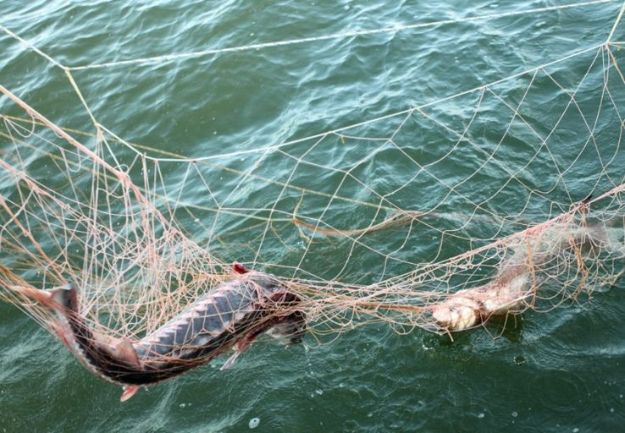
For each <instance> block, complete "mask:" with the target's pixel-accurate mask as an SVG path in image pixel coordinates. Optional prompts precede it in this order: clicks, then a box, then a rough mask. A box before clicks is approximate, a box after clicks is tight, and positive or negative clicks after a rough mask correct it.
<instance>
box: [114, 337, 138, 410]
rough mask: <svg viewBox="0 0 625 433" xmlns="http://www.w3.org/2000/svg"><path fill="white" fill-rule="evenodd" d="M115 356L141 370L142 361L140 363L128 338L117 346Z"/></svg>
mask: <svg viewBox="0 0 625 433" xmlns="http://www.w3.org/2000/svg"><path fill="white" fill-rule="evenodd" d="M115 354H116V355H117V356H118V357H119V359H121V360H122V361H124V362H126V363H127V364H130V365H132V366H133V367H136V368H141V361H139V356H138V355H137V351H136V350H135V348H134V347H133V345H132V343H131V342H130V340H128V339H127V338H122V339H121V340H119V343H117V345H116V346H115ZM135 392H136V391H135ZM131 397H132V396H131ZM128 398H130V397H128Z"/></svg>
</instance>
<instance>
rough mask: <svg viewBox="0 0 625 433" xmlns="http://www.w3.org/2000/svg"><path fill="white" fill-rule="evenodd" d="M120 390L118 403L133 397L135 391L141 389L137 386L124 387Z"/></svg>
mask: <svg viewBox="0 0 625 433" xmlns="http://www.w3.org/2000/svg"><path fill="white" fill-rule="evenodd" d="M122 389H123V392H122V395H121V397H119V401H122V402H123V401H126V400H128V399H130V398H131V397H132V396H133V395H135V394H136V393H137V391H139V389H141V387H140V386H139V385H124V387H123V388H122Z"/></svg>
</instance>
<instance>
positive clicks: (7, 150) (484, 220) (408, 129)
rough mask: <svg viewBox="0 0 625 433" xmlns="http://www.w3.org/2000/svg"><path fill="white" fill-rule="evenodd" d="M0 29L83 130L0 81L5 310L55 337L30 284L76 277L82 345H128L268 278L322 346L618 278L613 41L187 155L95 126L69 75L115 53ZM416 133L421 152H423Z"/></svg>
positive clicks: (43, 285)
mask: <svg viewBox="0 0 625 433" xmlns="http://www.w3.org/2000/svg"><path fill="white" fill-rule="evenodd" d="M622 12H623V9H621V11H620V13H619V16H618V18H616V23H615V24H614V28H616V26H617V24H618V22H619V21H620V18H621V16H622ZM2 29H3V30H4V31H5V33H7V34H9V35H11V37H14V38H16V39H17V40H20V41H22V42H24V43H26V44H27V45H28V49H30V50H33V51H35V52H36V53H37V54H39V55H40V56H42V57H43V58H44V59H46V61H48V62H50V63H51V64H52V65H54V66H56V67H58V68H61V70H62V71H63V73H64V74H65V75H66V77H67V80H68V91H70V92H74V93H75V94H76V95H77V96H78V97H79V99H80V100H81V101H82V104H83V105H84V109H85V111H86V112H87V113H88V115H89V116H90V118H91V120H92V122H93V124H92V125H91V126H92V128H91V130H75V129H69V128H65V129H64V128H63V126H62V125H58V124H57V123H55V121H54V119H48V118H47V117H45V116H44V115H43V114H41V113H40V112H39V111H37V107H36V106H35V105H36V104H34V103H33V104H31V103H30V102H29V101H28V99H29V98H28V94H24V95H16V94H15V93H13V92H12V91H11V89H7V88H5V87H0V92H1V93H2V95H3V100H2V107H3V112H2V113H0V118H1V120H2V122H1V123H0V172H1V175H0V266H1V267H0V298H1V299H2V300H4V301H7V302H10V303H12V304H15V305H17V306H18V307H19V308H21V309H23V310H24V311H25V312H26V313H27V314H29V315H31V316H32V317H33V318H34V319H35V320H37V321H38V322H39V323H41V324H42V325H43V327H44V328H46V329H48V330H49V331H51V332H52V333H54V334H55V335H57V336H61V339H63V332H64V331H63V330H62V329H59V327H60V326H61V325H59V320H60V319H59V314H58V311H55V310H54V309H52V308H50V305H46V304H45V303H42V302H38V301H37V300H36V299H33V296H32V293H34V292H33V291H35V290H44V291H46V292H48V293H52V290H54V289H57V288H59V287H65V286H71V287H73V288H75V289H76V290H77V294H78V297H79V300H80V307H79V308H80V310H79V314H80V316H81V317H82V318H84V320H85V321H86V323H88V325H89V326H90V327H91V329H94V330H95V331H94V332H95V333H97V334H98V335H106V336H110V338H116V339H120V340H124V341H142V339H143V341H144V340H145V339H146V336H147V337H149V336H154V335H156V336H158V335H159V334H158V333H159V330H161V329H163V327H164V326H167V324H169V323H172V320H174V321H175V320H178V319H177V318H179V317H181V315H182V316H185V314H186V315H187V316H185V317H191V318H192V319H193V318H197V317H196V316H193V314H198V313H197V312H198V311H199V310H201V308H200V307H202V306H203V307H206V304H201V303H200V304H199V307H198V302H201V301H202V300H206V299H209V298H210V297H211V296H213V298H212V299H213V300H215V299H217V298H219V299H222V300H223V299H226V300H228V302H230V301H232V298H229V297H228V296H230V295H226V294H224V293H225V292H224V290H227V288H228V287H231V286H232V284H235V285H236V284H238V283H233V281H234V282H236V281H240V280H241V278H244V277H245V278H248V279H247V280H245V281H246V282H245V284H246V285H245V287H247V288H250V287H251V289H250V290H251V292H250V293H252V292H254V290H256V292H255V293H257V294H256V295H249V296H252V297H253V296H261V295H258V290H261V289H262V290H265V289H267V287H268V286H267V284H269V286H271V287H274V288H275V287H279V290H278V291H279V292H280V293H283V294H284V293H286V294H289V295H292V296H293V298H292V299H291V301H289V302H285V301H284V300H285V298H284V296H283V297H279V298H275V297H271V296H269V298H271V302H273V304H272V305H273V309H272V311H274V310H275V311H274V312H275V313H276V314H278V315H279V316H280V317H285V315H288V314H295V313H298V314H300V316H298V318H299V319H302V318H305V319H304V320H305V322H306V334H307V335H311V336H312V337H315V338H317V339H318V340H320V341H323V339H324V338H326V337H325V336H329V337H330V338H333V337H335V336H337V335H339V334H340V333H342V332H344V331H347V330H351V329H353V328H354V327H356V326H361V325H365V324H370V323H380V322H383V323H387V324H389V325H390V326H392V327H393V329H394V330H396V331H397V332H402V333H403V332H409V331H411V330H413V329H415V328H420V329H424V330H428V331H433V332H439V333H451V332H454V331H460V330H464V329H469V328H474V327H477V326H482V325H483V324H484V323H487V322H488V320H489V319H490V318H491V317H495V316H501V317H506V316H507V315H508V314H518V313H522V312H523V311H526V310H528V309H529V310H533V311H539V312H546V311H551V310H552V309H553V308H554V307H557V306H559V305H560V304H562V303H567V302H576V301H578V300H582V299H585V298H586V297H587V296H589V295H590V294H592V292H593V291H596V290H607V289H609V288H610V287H612V286H613V285H614V284H615V283H616V282H617V281H618V279H619V278H620V277H621V274H622V272H623V258H624V255H625V240H624V237H625V202H624V191H625V171H624V170H623V167H625V149H624V148H623V147H624V143H623V128H624V123H623V122H624V119H623V116H621V114H620V112H621V111H623V110H624V108H623V107H625V77H624V76H623V72H622V64H623V61H625V58H624V57H623V56H624V54H623V53H622V50H621V49H620V48H621V45H622V43H621V42H619V41H615V40H612V34H613V33H614V30H612V32H610V36H609V37H608V40H607V41H606V42H604V43H601V44H599V45H597V46H591V47H582V48H580V49H578V50H575V51H572V52H570V53H568V54H567V55H566V56H564V57H562V58H560V59H558V60H556V61H553V62H550V63H548V64H543V65H538V66H535V67H532V68H529V69H527V70H525V71H524V72H521V73H517V74H515V75H512V76H508V77H504V78H502V79H500V80H498V81H495V82H492V83H485V84H483V85H481V86H479V87H477V88H473V89H467V90H466V91H463V92H460V93H457V94H454V95H451V96H446V97H443V98H440V99H438V100H436V101H433V102H430V103H426V104H422V105H415V106H412V107H410V108H407V109H405V110H402V111H399V112H396V113H390V114H388V115H384V116H381V117H378V118H375V119H369V120H365V121H362V122H360V123H357V124H353V125H350V126H344V127H340V128H339V129H334V130H331V131H327V132H321V133H318V134H316V135H313V136H309V137H305V138H298V139H295V140H291V141H286V142H281V143H275V144H270V145H266V146H261V147H257V148H254V149H252V150H249V149H247V150H240V151H239V150H236V149H234V150H231V151H228V152H224V153H222V154H211V155H205V156H202V157H198V158H185V157H183V156H181V155H177V154H174V153H168V152H165V151H160V150H158V149H155V148H152V147H149V146H146V145H143V144H140V143H131V142H128V141H126V140H124V139H123V138H121V137H119V136H117V135H116V134H115V133H113V132H112V131H111V130H110V129H108V128H107V127H106V126H104V125H102V124H100V123H99V122H98V120H97V117H96V116H95V115H94V114H93V112H92V111H91V110H90V108H89V105H88V103H87V101H86V100H85V99H84V98H83V96H82V93H81V91H80V88H79V86H78V85H77V84H76V81H75V80H74V78H73V74H74V73H76V72H77V71H84V70H88V69H90V68H108V67H126V66H127V65H126V64H125V63H131V62H119V63H120V64H94V65H91V66H90V65H86V66H85V65H83V66H80V67H75V68H74V67H67V66H64V65H63V64H61V63H60V62H58V61H56V60H55V59H53V58H51V57H49V56H48V55H47V54H46V53H45V52H43V51H41V50H39V49H38V48H37V47H34V46H33V45H31V44H29V43H27V42H26V41H25V40H23V39H22V38H21V37H19V36H18V35H17V34H15V33H13V32H12V31H10V30H8V29H6V28H4V27H3V28H2ZM396 30H397V29H395V31H396ZM347 36H354V35H350V34H348V35H347ZM303 42H305V40H304V41H302V40H300V41H297V40H296V41H295V42H293V41H291V43H303ZM245 48H246V47H243V48H241V47H239V48H238V49H245ZM258 48H259V47H257V46H254V49H258ZM261 48H262V47H261ZM204 54H205V53H199V54H197V55H204ZM182 56H186V57H192V56H193V53H191V54H183V55H182ZM170 60H171V59H170V58H165V57H164V58H154V59H139V60H138V61H137V63H141V62H163V63H166V62H169V61H170ZM562 70H566V71H567V72H566V74H564V73H563V72H562ZM545 95H549V97H548V98H546V97H545ZM424 130H428V131H429V132H430V133H431V134H434V136H435V140H431V142H428V143H422V142H420V139H419V137H420V136H421V135H422V131H424ZM328 155H331V156H333V157H332V158H329V157H328ZM278 168H279V169H278ZM547 174H548V175H547ZM224 184H228V185H234V187H232V188H223V187H222V185H224ZM197 233H202V234H201V235H200V236H197ZM235 262H236V263H238V264H236V265H235V266H234V268H233V265H232V264H233V263H235ZM248 270H252V271H253V272H248ZM266 274H267V275H269V276H268V277H267V276H266ZM246 275H251V277H246ZM258 275H260V277H259V276H258ZM265 277H267V278H270V279H271V282H270V283H266V280H263V279H262V278H265ZM259 278H260V280H259ZM261 280H262V281H261ZM259 281H260V282H259ZM228 284H230V286H228ZM241 284H243V283H241ZM259 287H260V289H259ZM246 290H247V289H246ZM267 290H269V289H267ZM276 290H277V289H276ZM269 292H271V293H272V294H273V293H274V289H273V288H272V289H271V290H269ZM246 293H247V292H246ZM239 295H241V293H240V292H239ZM241 296H243V295H241ZM244 297H245V296H243V298H244ZM239 298H240V297H239ZM239 298H237V299H238V301H237V302H238V303H236V305H234V304H233V303H232V302H230V304H229V305H230V309H228V308H226V307H224V305H221V304H219V302H221V301H219V302H217V301H214V302H217V304H219V305H221V306H218V307H216V308H217V311H216V312H214V313H213V314H214V316H215V320H216V321H217V322H216V323H217V324H216V325H214V326H215V327H216V328H219V327H222V328H224V327H226V328H227V327H228V326H229V324H231V322H233V321H236V320H237V313H239V312H240V311H239V310H240V309H244V307H245V308H251V307H249V305H248V304H246V303H245V302H243V301H241V299H239ZM224 302H225V301H224ZM237 305H238V307H237ZM190 307H193V308H195V310H193V309H192V310H189V308H190ZM264 308H265V307H264ZM278 310H279V311H278ZM193 311H195V313H193ZM246 311H247V312H248V313H249V311H248V310H246ZM285 311H286V313H285ZM206 314H209V313H206ZM246 317H247V316H246ZM266 320H269V319H266ZM246 323H247V325H246V326H249V327H251V328H252V327H255V326H256V325H257V322H254V321H250V320H248V321H247V322H246ZM270 323H271V324H272V325H275V323H276V322H270ZM204 325H205V326H208V325H206V323H204ZM204 325H203V326H204ZM211 326H213V325H211ZM232 326H234V325H232ZM185 329H186V328H185ZM185 332H186V331H185ZM190 332H191V331H190ZM237 332H238V334H237V335H242V334H243V332H242V331H241V330H237ZM174 340H175V339H174ZM185 342H186V343H189V341H187V340H185ZM146 344H147V343H146ZM172 344H173V343H172ZM189 344H190V343H189ZM193 344H195V343H193ZM136 350H137V351H139V349H136ZM143 350H148V349H145V348H144V349H143ZM167 355H168V356H171V357H173V356H174V355H173V354H172V353H168V354H167ZM194 362H195V360H194Z"/></svg>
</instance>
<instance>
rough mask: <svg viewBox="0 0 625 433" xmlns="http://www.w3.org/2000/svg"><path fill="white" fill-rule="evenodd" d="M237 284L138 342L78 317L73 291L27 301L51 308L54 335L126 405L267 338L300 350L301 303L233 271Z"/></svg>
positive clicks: (268, 278)
mask: <svg viewBox="0 0 625 433" xmlns="http://www.w3.org/2000/svg"><path fill="white" fill-rule="evenodd" d="M233 269H234V271H235V273H237V274H238V276H237V277H236V278H234V279H231V280H229V281H226V282H223V283H221V284H219V285H218V286H217V287H215V289H214V290H213V291H211V292H210V293H208V294H207V295H205V296H202V297H200V298H198V299H197V300H195V301H194V302H192V303H191V304H189V305H188V306H187V307H185V308H184V309H183V310H182V311H181V312H180V313H179V314H177V315H176V316H174V317H173V318H172V319H171V320H170V321H168V322H167V323H165V324H164V325H162V326H161V327H159V328H158V329H156V330H155V331H154V332H152V333H150V334H148V335H146V336H144V337H143V338H141V339H139V340H134V341H133V340H131V339H129V338H116V337H112V336H109V335H105V334H104V333H102V332H101V331H97V330H96V329H94V327H92V326H90V325H89V323H88V322H87V320H85V318H84V317H83V316H82V315H81V313H80V305H79V302H80V300H79V297H78V291H77V290H76V287H74V286H72V285H69V286H66V287H61V288H56V289H53V290H45V291H44V290H39V289H34V288H31V289H28V291H27V293H25V294H26V295H27V296H29V297H31V298H34V299H35V300H37V301H38V302H40V303H42V304H44V305H46V306H47V307H49V308H52V309H53V310H54V311H55V312H56V313H57V316H58V317H59V323H58V324H57V326H55V327H54V331H55V333H56V334H57V336H58V337H59V338H60V339H61V341H62V342H63V343H64V344H65V345H66V346H68V348H69V349H70V350H71V351H72V352H73V353H74V355H75V356H76V357H77V358H78V359H79V360H80V361H81V363H82V364H84V365H85V366H86V367H87V368H88V369H89V370H91V371H92V372H93V373H95V374H96V375H97V376H99V377H101V378H102V379H104V380H107V381H109V382H112V383H115V384H119V385H121V386H122V387H123V393H122V396H121V398H120V400H121V401H126V400H128V399H129V398H131V397H132V396H133V395H135V393H136V392H137V391H138V390H139V389H140V388H141V387H142V386H146V385H151V384H155V383H158V382H161V381H163V380H166V379H169V378H172V377H175V376H178V375H180V374H182V373H184V372H186V371H188V370H190V369H192V368H195V367H197V366H200V365H203V364H206V363H208V362H210V361H212V360H213V359H215V358H216V357H217V356H219V355H221V354H222V353H223V352H225V351H226V350H228V349H234V351H235V353H234V355H233V356H232V357H231V358H230V359H229V360H228V361H226V363H225V364H224V366H223V367H222V369H223V368H229V367H230V366H231V365H232V364H233V363H234V361H235V360H236V358H237V357H238V356H239V354H240V353H241V352H243V351H244V350H245V349H246V348H248V347H249V346H250V344H251V343H252V342H253V341H254V340H255V339H256V338H257V337H258V336H259V335H261V334H262V333H264V332H266V331H269V330H272V331H273V333H274V334H277V335H278V336H279V337H281V338H283V339H286V340H287V341H288V343H290V344H297V343H300V342H301V341H302V339H303V337H304V334H305V332H306V315H305V313H304V312H303V311H301V310H298V309H297V308H296V307H297V306H298V305H299V304H300V303H301V298H300V297H299V296H298V295H296V294H294V293H292V292H291V291H289V289H288V288H287V287H286V286H285V285H284V284H283V283H281V282H280V280H278V279H277V278H276V277H274V276H272V275H270V274H266V273H263V272H258V271H248V270H247V269H246V268H244V267H243V266H242V265H239V264H235V265H234V266H233Z"/></svg>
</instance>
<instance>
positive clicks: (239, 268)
mask: <svg viewBox="0 0 625 433" xmlns="http://www.w3.org/2000/svg"><path fill="white" fill-rule="evenodd" d="M232 270H233V271H234V273H235V274H247V273H248V272H249V271H250V270H249V269H247V268H246V267H245V266H244V265H243V264H241V263H239V262H234V263H232Z"/></svg>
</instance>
